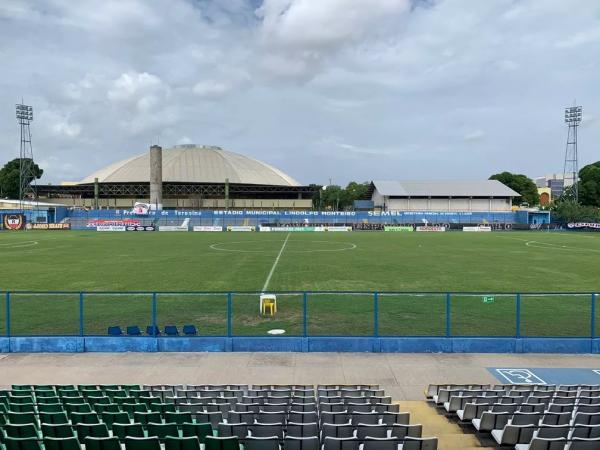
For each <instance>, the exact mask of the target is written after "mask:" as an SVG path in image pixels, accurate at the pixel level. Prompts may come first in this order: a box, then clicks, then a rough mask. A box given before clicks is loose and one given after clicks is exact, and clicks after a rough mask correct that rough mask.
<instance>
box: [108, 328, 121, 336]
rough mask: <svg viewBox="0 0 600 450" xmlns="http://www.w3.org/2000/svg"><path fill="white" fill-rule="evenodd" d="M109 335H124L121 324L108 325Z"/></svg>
mask: <svg viewBox="0 0 600 450" xmlns="http://www.w3.org/2000/svg"><path fill="white" fill-rule="evenodd" d="M108 335H109V336H122V335H123V330H121V327H119V326H114V327H108Z"/></svg>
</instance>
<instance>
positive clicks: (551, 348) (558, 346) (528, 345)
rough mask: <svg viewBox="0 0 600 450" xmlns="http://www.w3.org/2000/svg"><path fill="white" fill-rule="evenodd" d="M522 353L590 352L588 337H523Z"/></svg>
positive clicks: (590, 344) (590, 340)
mask: <svg viewBox="0 0 600 450" xmlns="http://www.w3.org/2000/svg"><path fill="white" fill-rule="evenodd" d="M522 341H523V353H591V352H592V339H590V338H523V339H522Z"/></svg>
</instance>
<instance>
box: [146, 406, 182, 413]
mask: <svg viewBox="0 0 600 450" xmlns="http://www.w3.org/2000/svg"><path fill="white" fill-rule="evenodd" d="M148 409H149V410H150V411H153V412H159V413H161V414H164V413H166V412H175V411H176V409H175V405H174V404H173V403H150V406H149V408H148Z"/></svg>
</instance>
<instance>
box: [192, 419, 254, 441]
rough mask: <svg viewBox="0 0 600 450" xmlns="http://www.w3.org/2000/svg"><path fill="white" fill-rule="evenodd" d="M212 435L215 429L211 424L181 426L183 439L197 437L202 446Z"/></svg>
mask: <svg viewBox="0 0 600 450" xmlns="http://www.w3.org/2000/svg"><path fill="white" fill-rule="evenodd" d="M212 435H213V428H212V425H211V424H210V423H184V424H183V425H181V436H182V437H192V436H193V437H197V438H198V440H199V441H200V443H201V444H204V443H205V441H206V436H212ZM244 437H246V436H244Z"/></svg>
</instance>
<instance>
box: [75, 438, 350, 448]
mask: <svg viewBox="0 0 600 450" xmlns="http://www.w3.org/2000/svg"><path fill="white" fill-rule="evenodd" d="M359 445H360V441H359V440H358V439H356V438H354V437H348V438H334V437H329V436H327V437H326V438H325V440H324V441H323V450H358V448H359ZM86 450H87V449H86Z"/></svg>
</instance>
